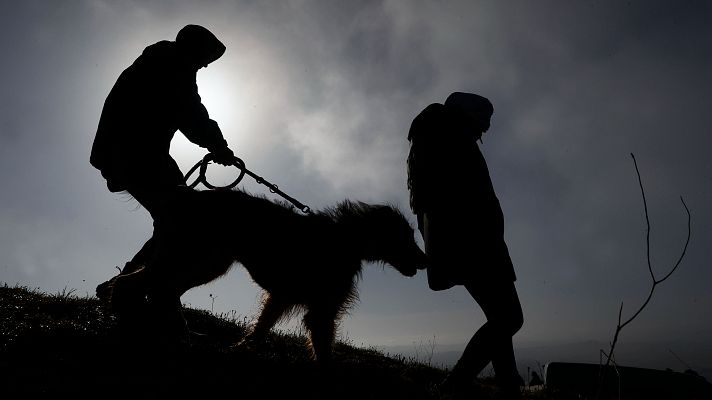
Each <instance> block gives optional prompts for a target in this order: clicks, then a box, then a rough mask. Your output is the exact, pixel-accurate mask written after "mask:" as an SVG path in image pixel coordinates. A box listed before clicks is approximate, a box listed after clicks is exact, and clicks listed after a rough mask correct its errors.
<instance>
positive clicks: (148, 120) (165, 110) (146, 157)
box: [90, 25, 227, 191]
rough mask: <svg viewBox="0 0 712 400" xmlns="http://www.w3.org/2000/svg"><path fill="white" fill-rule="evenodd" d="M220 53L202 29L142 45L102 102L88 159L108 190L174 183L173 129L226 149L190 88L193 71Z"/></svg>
mask: <svg viewBox="0 0 712 400" xmlns="http://www.w3.org/2000/svg"><path fill="white" fill-rule="evenodd" d="M224 51H225V46H224V45H223V44H222V43H221V42H220V41H219V40H218V39H217V38H216V37H215V36H214V35H213V34H212V33H210V32H209V31H208V30H207V29H205V28H202V27H199V26H196V25H188V26H186V27H185V28H183V29H182V30H181V32H179V34H178V37H177V39H176V41H161V42H158V43H155V44H153V45H150V46H148V47H146V49H144V51H143V53H142V54H141V56H139V57H138V58H137V59H136V60H135V61H134V62H133V64H132V65H131V66H129V67H128V68H126V69H125V70H124V71H123V72H122V73H121V75H120V76H119V78H118V80H117V81H116V83H115V84H114V87H113V88H112V89H111V92H110V93H109V95H108V97H107V98H106V101H105V103H104V108H103V110H102V113H101V118H100V120H99V126H98V129H97V132H96V137H95V139H94V144H93V147H92V151H91V157H90V162H91V164H92V165H93V166H94V167H96V168H97V169H99V170H100V171H101V173H102V175H103V176H104V177H105V178H106V179H107V181H108V184H109V187H110V190H112V191H120V190H125V189H126V186H127V185H136V184H138V185H141V184H151V185H154V184H156V185H160V184H166V183H167V182H166V181H171V182H170V184H175V180H176V179H178V178H177V177H178V176H180V177H182V175H181V174H180V170H179V169H178V167H177V165H176V164H175V161H174V160H173V159H172V158H171V157H170V154H169V149H170V143H171V140H172V139H173V135H174V134H175V132H176V131H177V130H180V131H181V132H182V133H183V134H184V135H185V136H186V137H187V138H188V139H189V140H190V141H191V142H193V143H195V144H197V145H199V146H201V147H205V148H207V149H208V150H209V151H214V150H215V149H219V148H222V147H225V146H227V143H226V141H225V139H224V138H223V135H222V132H221V131H220V128H219V127H218V124H217V123H216V122H215V121H213V120H212V119H210V117H209V116H208V112H207V110H206V109H205V106H203V104H202V103H201V99H200V96H199V95H198V86H197V84H196V73H197V71H198V69H199V68H200V67H201V66H205V65H207V64H209V63H211V62H212V61H215V60H217V59H218V58H219V57H220V56H222V54H223V53H224Z"/></svg>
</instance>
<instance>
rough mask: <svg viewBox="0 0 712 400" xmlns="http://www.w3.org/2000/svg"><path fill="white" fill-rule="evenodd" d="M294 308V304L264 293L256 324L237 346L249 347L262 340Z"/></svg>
mask: <svg viewBox="0 0 712 400" xmlns="http://www.w3.org/2000/svg"><path fill="white" fill-rule="evenodd" d="M293 308H294V304H290V303H288V302H285V301H282V300H280V299H279V298H278V297H274V296H272V295H270V294H269V293H265V294H264V297H263V300H262V310H261V311H260V315H259V316H258V317H257V322H255V324H254V325H253V326H252V327H251V329H250V332H249V333H248V334H247V336H245V338H244V339H243V340H242V341H241V342H240V343H239V344H238V345H239V346H244V345H246V346H250V345H252V344H254V343H256V342H259V341H262V340H264V338H265V336H267V334H268V333H269V331H270V330H271V329H272V327H273V326H275V325H276V324H277V322H279V320H280V319H282V317H283V316H284V315H285V314H287V313H288V312H289V311H291V310H292V309H293Z"/></svg>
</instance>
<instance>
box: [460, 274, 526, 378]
mask: <svg viewBox="0 0 712 400" xmlns="http://www.w3.org/2000/svg"><path fill="white" fill-rule="evenodd" d="M465 288H466V289H467V291H468V292H469V293H470V295H471V296H472V297H473V298H474V299H475V301H477V303H478V304H479V305H480V307H481V308H482V311H483V312H484V313H485V317H486V318H487V322H486V323H485V325H484V326H483V327H482V328H481V330H484V332H482V334H481V335H479V337H477V340H476V343H475V346H474V348H473V349H472V350H470V349H469V348H470V345H469V344H468V347H467V348H466V349H465V353H463V357H465V356H471V354H470V353H468V352H469V351H471V352H472V353H474V352H475V351H478V350H484V354H486V356H487V357H488V358H489V360H487V361H491V362H492V368H493V369H494V372H495V376H496V379H497V382H498V384H499V385H500V386H502V387H516V388H517V389H518V387H519V385H520V384H521V381H522V379H521V377H520V376H519V373H518V371H517V363H516V359H515V356H514V348H513V346H512V336H514V334H516V333H517V332H518V331H519V329H520V328H521V327H522V324H523V323H524V318H523V315H522V306H521V304H520V302H519V296H518V295H517V290H516V288H515V286H514V282H511V281H500V282H482V284H470V285H465ZM478 333H479V331H478ZM475 336H478V334H477V333H476V334H475ZM483 347H486V350H485V349H484V348H483ZM473 357H474V359H475V360H476V361H479V364H477V365H475V367H477V368H479V370H477V373H479V371H481V370H482V369H483V368H484V367H485V366H486V365H487V364H486V362H485V364H484V365H482V362H483V361H484V360H483V356H479V357H475V356H473Z"/></svg>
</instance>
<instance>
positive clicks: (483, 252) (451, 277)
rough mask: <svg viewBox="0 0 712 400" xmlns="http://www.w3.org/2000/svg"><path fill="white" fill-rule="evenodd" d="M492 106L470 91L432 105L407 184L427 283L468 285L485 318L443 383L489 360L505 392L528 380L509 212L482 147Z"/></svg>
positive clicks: (450, 385) (423, 116)
mask: <svg viewBox="0 0 712 400" xmlns="http://www.w3.org/2000/svg"><path fill="white" fill-rule="evenodd" d="M493 111H494V108H493V107H492V104H491V103H490V101H489V100H487V99H486V98H484V97H482V96H478V95H476V94H471V93H459V92H456V93H453V94H451V95H450V96H449V97H448V98H447V100H446V101H445V104H437V103H436V104H431V105H429V106H428V107H426V108H425V109H424V110H423V111H422V112H421V113H420V114H419V115H418V116H417V117H416V118H415V119H414V120H413V123H412V125H411V128H410V132H409V134H408V140H410V143H411V148H410V153H409V155H408V189H409V190H410V202H411V208H412V210H413V212H414V213H415V214H416V215H417V218H418V229H419V230H420V232H421V233H422V235H423V239H424V241H425V252H426V254H427V255H428V257H429V264H428V285H429V286H430V288H431V289H433V290H445V289H449V288H451V287H453V286H455V285H464V286H465V288H466V289H467V291H468V292H469V293H470V295H471V296H472V297H473V298H474V299H475V301H477V303H478V304H479V306H480V307H481V308H482V310H483V311H484V313H485V316H486V317H487V322H486V323H485V324H484V325H483V326H482V327H481V328H480V329H479V330H478V331H477V332H476V333H475V335H474V336H473V337H472V339H471V340H470V342H469V343H468V344H467V347H466V348H465V351H464V353H463V355H462V357H461V358H460V360H459V361H458V362H457V364H456V365H455V367H454V368H453V370H452V372H451V373H450V375H449V376H448V378H447V379H446V380H445V382H443V385H442V388H443V389H444V390H446V391H449V390H454V391H460V390H463V389H464V388H465V387H466V386H467V385H468V384H469V383H470V382H471V381H472V380H473V379H474V378H475V377H476V376H477V375H478V374H479V373H480V371H482V370H483V369H484V368H485V367H486V366H487V364H488V363H489V362H490V361H491V362H492V366H493V368H494V371H495V374H496V379H497V382H498V384H499V386H500V387H501V389H502V391H503V393H504V394H505V397H506V398H516V397H517V396H518V394H519V386H520V385H522V384H523V381H522V379H521V377H520V376H519V374H518V372H517V366H516V362H515V358H514V351H513V348H512V336H513V335H514V334H515V333H516V332H517V331H518V330H519V329H520V328H521V326H522V321H523V318H522V309H521V305H520V303H519V298H518V296H517V291H516V289H515V287H514V281H515V280H516V275H515V273H514V267H513V265H512V260H511V259H510V257H509V252H508V250H507V245H506V244H505V242H504V216H503V214H502V209H501V207H500V204H499V200H498V199H497V196H496V195H495V192H494V188H493V186H492V181H491V180H490V176H489V171H488V168H487V164H486V163H485V159H484V157H483V156H482V153H481V152H480V149H479V147H478V145H477V140H479V139H480V138H481V136H482V134H483V133H484V132H487V130H488V129H489V127H490V118H491V116H492V113H493Z"/></svg>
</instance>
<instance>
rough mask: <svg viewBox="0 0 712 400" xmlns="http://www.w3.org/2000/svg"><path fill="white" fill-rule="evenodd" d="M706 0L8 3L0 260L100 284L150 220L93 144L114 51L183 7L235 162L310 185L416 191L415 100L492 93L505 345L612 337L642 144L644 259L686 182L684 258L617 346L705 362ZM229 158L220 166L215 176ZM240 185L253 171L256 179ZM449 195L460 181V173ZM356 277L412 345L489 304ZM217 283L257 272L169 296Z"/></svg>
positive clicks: (32, 278) (223, 301)
mask: <svg viewBox="0 0 712 400" xmlns="http://www.w3.org/2000/svg"><path fill="white" fill-rule="evenodd" d="M711 7H712V5H710V4H708V3H704V2H672V1H630V2H625V3H622V2H618V1H597V2H557V1H541V2H536V3H534V2H518V1H511V2H472V1H448V2H428V1H422V2H421V1H399V0H392V1H373V2H371V1H369V2H329V1H287V2H249V1H232V0H231V1H227V0H225V1H219V0H215V1H206V2H200V3H196V2H190V1H182V0H181V1H154V2H146V3H144V2H114V1H107V0H73V1H63V2H49V1H38V0H34V1H23V2H2V3H0V30H2V34H1V35H0V50H2V54H3V55H4V57H3V58H2V61H1V62H0V68H2V74H0V85H1V87H2V88H3V91H2V94H1V95H0V96H1V97H0V181H2V182H3V183H4V189H3V190H2V191H1V192H0V281H4V282H8V283H10V284H14V283H20V284H23V285H29V286H33V287H40V288H41V289H44V290H47V291H57V290H61V289H63V288H64V287H65V286H66V287H69V288H75V289H77V291H78V293H81V294H83V293H93V291H94V287H95V286H96V284H97V283H99V282H101V281H103V280H105V279H107V278H108V277H110V276H111V275H112V274H113V273H114V271H115V269H114V265H122V264H123V263H124V262H125V261H126V260H128V259H129V258H130V256H131V255H132V254H133V252H135V251H136V250H137V249H138V248H139V247H140V245H141V244H142V243H143V241H144V240H145V239H146V238H148V236H149V235H150V233H151V221H150V218H149V216H148V214H147V213H146V212H145V211H144V210H141V209H138V210H136V205H137V204H136V203H135V202H133V201H128V200H127V199H126V198H125V197H124V196H121V195H113V194H110V193H108V191H107V190H106V187H105V184H104V182H103V180H102V179H101V177H100V176H99V174H98V173H97V172H96V171H95V170H93V169H92V168H91V166H90V165H89V163H88V157H89V150H90V148H91V143H92V140H93V135H94V132H95V129H96V124H97V122H98V119H99V115H100V112H101V108H102V105H103V101H104V99H105V97H106V95H107V94H108V92H109V90H110V88H111V86H112V85H113V83H114V82H115V80H116V78H117V77H118V75H119V74H120V72H121V71H122V70H123V69H124V68H126V67H127V66H128V65H130V63H131V62H133V60H134V59H135V58H136V57H137V56H138V55H139V54H140V53H141V51H142V50H143V48H144V47H145V46H147V45H149V44H151V43H154V42H157V41H159V40H172V39H173V38H174V37H175V34H176V32H177V31H178V30H179V29H180V28H181V27H182V26H184V25H185V24H188V23H197V24H201V25H204V26H206V27H208V28H209V29H211V30H212V31H213V32H214V33H215V34H216V35H217V36H218V37H219V38H220V39H221V40H222V41H223V42H224V43H225V44H226V46H227V51H226V53H225V55H224V56H223V57H222V58H221V59H219V60H218V61H216V62H215V63H213V64H211V65H210V66H209V67H208V68H207V69H203V70H201V71H200V72H199V73H198V84H199V90H200V94H201V96H202V97H203V100H204V104H205V105H206V106H207V108H208V111H209V112H210V114H211V116H212V117H213V118H214V119H215V120H217V121H218V123H219V124H220V126H221V128H222V130H223V132H224V134H225V137H226V139H227V141H228V143H229V144H230V146H231V147H232V148H233V149H234V150H235V152H236V154H237V155H238V156H240V157H241V158H243V160H244V161H245V162H246V163H247V166H248V167H249V168H250V169H252V170H253V171H256V172H258V173H259V174H260V175H262V176H264V177H265V178H267V179H269V180H271V181H273V182H274V183H276V184H278V185H279V186H280V188H282V189H284V190H285V191H287V192H288V193H289V194H291V195H293V196H294V197H296V198H298V199H300V200H301V201H303V202H305V203H306V204H308V205H310V206H311V207H312V208H319V207H324V206H327V205H331V204H333V203H335V202H336V201H339V200H342V199H344V198H350V199H356V200H363V201H369V202H391V203H394V204H396V205H398V206H399V207H400V208H401V209H402V210H403V211H406V212H407V211H408V203H407V198H408V197H407V190H406V186H405V157H406V154H407V151H408V147H407V146H408V144H407V140H406V135H407V131H408V128H409V127H410V122H411V121H412V119H413V118H414V117H415V116H416V115H417V114H418V113H419V112H420V111H421V110H422V109H423V108H424V107H425V106H427V105H428V104H429V103H433V102H442V101H444V99H445V98H446V97H447V95H448V94H449V93H451V92H453V91H472V92H477V93H480V94H482V95H485V96H487V97H489V98H490V99H491V100H492V102H493V104H494V107H495V113H494V117H493V121H492V129H491V130H490V132H489V133H488V134H487V136H485V138H484V145H483V146H482V149H483V152H484V154H485V157H486V159H487V161H488V164H489V167H490V172H491V175H492V179H493V181H494V186H495V189H496V190H497V193H498V195H499V198H500V200H501V203H502V207H503V210H504V213H505V216H506V237H507V241H508V244H509V247H510V251H511V254H512V257H513V260H514V263H515V267H516V270H517V275H518V277H519V280H518V282H517V285H518V286H517V287H518V290H519V294H520V298H521V300H522V304H523V307H524V315H525V326H524V328H523V329H522V331H521V332H520V333H519V334H518V335H517V336H516V337H515V342H516V343H517V345H520V346H523V345H525V344H527V343H534V342H538V343H542V342H546V343H569V342H585V341H589V340H592V341H597V342H606V341H608V340H610V339H611V338H610V335H611V334H612V332H613V329H614V328H615V318H616V316H617V311H618V306H619V304H620V301H624V302H625V305H626V308H625V310H626V311H631V312H632V311H633V309H634V308H635V307H637V305H638V304H640V302H641V301H642V300H643V299H644V297H645V295H646V294H647V291H648V288H649V282H648V279H649V277H648V273H647V266H646V264H645V258H644V255H645V247H644V243H645V242H644V228H645V225H644V219H643V214H642V207H641V200H640V197H639V192H638V187H637V181H636V179H635V174H634V170H633V166H632V163H631V161H630V158H629V156H628V154H629V153H630V152H634V153H636V155H637V157H638V162H639V164H640V167H641V173H642V174H643V179H644V183H645V185H646V190H647V194H648V202H649V206H650V209H651V221H652V223H653V233H652V235H653V236H652V244H653V247H652V250H653V261H654V268H655V271H658V272H659V273H663V271H664V270H665V269H666V267H667V266H668V265H670V264H671V263H672V262H673V261H674V260H675V258H676V257H677V255H678V252H679V250H680V247H681V245H682V241H683V239H684V235H685V215H684V212H683V211H682V208H681V207H680V205H679V200H678V196H679V195H681V194H682V195H684V196H685V199H686V201H687V202H688V205H689V206H690V209H691V210H692V213H693V235H692V242H691V245H690V249H689V251H688V254H687V257H686V258H685V261H684V262H683V265H682V266H681V267H680V270H679V271H678V272H676V273H675V275H673V276H672V278H671V279H670V280H669V281H668V282H665V283H664V284H663V285H661V287H660V288H659V289H658V292H657V293H656V295H655V297H654V298H653V301H652V302H651V304H650V306H649V309H647V310H646V311H644V313H643V314H642V315H641V316H640V317H639V319H638V320H636V321H635V322H634V323H633V324H631V325H630V326H629V327H628V328H626V331H624V333H623V338H622V340H623V342H622V345H624V343H625V342H626V341H629V343H630V342H636V341H637V342H651V341H665V342H666V343H669V345H667V347H668V348H672V349H673V350H674V351H675V352H676V353H677V354H679V355H681V356H682V358H683V359H686V360H687V361H688V362H689V363H692V364H694V363H695V362H697V363H699V365H701V366H697V365H694V366H696V367H697V368H698V369H704V367H708V368H709V367H712V351H707V350H704V351H703V350H700V349H701V348H700V347H699V346H697V345H694V346H693V345H689V343H700V342H702V343H708V342H709V338H710V337H712V322H711V321H710V319H709V318H708V317H707V310H708V309H710V308H712V294H711V291H710V286H712V271H711V270H710V268H709V260H710V259H712V247H710V246H707V245H705V244H706V243H710V242H711V241H712V230H711V229H710V226H712V211H710V208H709V204H711V203H712V184H711V183H712V163H711V162H710V161H709V160H710V157H709V154H708V153H709V149H710V148H712V143H711V142H710V141H711V140H712V139H711V138H712V136H711V135H710V134H709V127H710V126H712V115H711V114H710V113H709V108H710V105H712V92H710V91H709V90H708V89H709V88H710V87H712V72H711V69H710V68H709V65H712V59H711V58H712V32H711V30H712V27H711V26H710V24H709V21H708V19H709V18H708V17H709V15H712V12H711V11H712V9H711ZM172 154H173V155H174V156H175V158H176V160H177V161H178V163H179V165H180V166H181V167H182V168H183V170H184V171H185V170H187V169H188V168H189V167H190V166H192V165H193V163H195V162H196V161H197V160H198V159H200V158H201V157H202V156H203V155H204V150H202V149H200V148H198V147H197V146H194V145H192V144H191V143H189V142H188V141H187V140H185V139H184V138H183V137H182V136H181V135H180V134H177V135H176V139H175V141H174V142H173V144H172ZM233 172H234V171H231V170H230V169H222V170H221V169H215V170H214V172H211V173H214V174H215V179H216V181H217V182H218V183H220V182H226V181H229V180H230V179H231V178H232V176H233V175H232V174H233ZM245 187H246V188H247V189H248V190H251V191H254V192H258V193H265V192H266V191H265V190H264V188H262V187H259V186H257V185H255V184H254V182H249V181H248V180H247V179H246V181H245ZM443 195H447V196H452V198H453V204H456V205H458V206H464V205H465V204H466V199H462V198H459V197H458V193H457V190H454V189H453V188H443ZM411 220H412V221H413V222H415V221H414V218H412V217H411ZM361 292H362V300H361V302H360V304H359V306H358V307H357V309H355V310H354V312H353V314H352V315H351V316H350V317H348V318H347V319H346V320H345V321H344V323H343V325H342V333H343V334H344V335H346V336H348V337H349V338H350V339H351V340H353V341H354V342H355V343H356V344H361V343H364V344H369V345H402V346H406V347H408V346H412V345H413V343H418V342H420V343H422V342H426V341H428V340H431V339H432V338H433V337H435V340H436V342H437V344H438V345H439V346H443V347H445V346H448V345H453V346H455V347H454V349H461V348H462V346H463V345H464V343H465V341H466V340H467V339H468V338H469V336H470V335H471V334H472V333H473V332H474V330H475V328H476V327H477V326H479V325H480V324H481V323H482V322H483V316H482V314H481V312H480V311H479V309H478V308H477V307H476V305H475V304H474V302H473V301H472V299H471V298H469V296H468V295H467V294H466V292H465V291H464V290H461V289H454V290H450V291H446V292H437V293H436V292H431V291H429V290H428V288H427V284H426V281H425V276H424V274H419V275H418V276H417V277H415V278H413V279H404V278H402V277H401V276H399V275H398V274H397V273H396V272H395V271H393V270H391V269H388V268H387V269H385V270H381V269H380V268H377V267H374V266H367V267H366V272H365V274H364V279H363V282H362V284H361ZM210 294H213V295H215V296H217V297H216V298H215V304H214V308H215V310H216V311H221V312H222V311H229V310H236V311H237V312H238V313H239V314H242V315H252V314H253V313H254V312H256V304H257V299H258V296H259V290H258V289H257V288H256V287H255V286H254V285H253V284H252V283H251V282H250V281H249V279H248V277H247V276H246V274H245V273H244V271H242V270H241V269H240V268H236V269H235V270H234V271H233V272H231V273H230V274H229V275H228V276H227V277H225V278H223V279H221V280H219V281H217V282H215V283H212V284H210V285H207V286H206V287H203V288H199V289H195V290H193V291H191V292H190V293H188V294H187V295H186V296H185V297H184V298H183V300H184V302H186V303H190V304H191V305H193V306H198V307H203V308H208V309H209V308H211V306H212V298H211V297H209V295H210ZM624 313H625V312H624ZM708 347H709V346H707V347H704V348H705V349H707V348H708ZM660 348H662V349H663V352H664V353H665V354H662V355H661V357H663V358H664V357H669V353H667V352H666V351H665V348H666V347H665V346H662V347H660ZM682 348H686V349H692V350H690V351H689V352H688V353H685V351H682V350H680V351H678V350H679V349H682ZM705 351H707V352H705ZM591 353H593V354H591V359H590V360H593V361H594V362H595V360H597V357H598V353H597V352H596V351H595V350H593V351H592V352H591ZM700 354H708V355H709V357H707V358H705V359H701V358H700V357H701V356H700ZM590 360H589V361H590ZM690 360H696V361H690ZM541 361H548V360H541ZM624 361H625V360H624ZM672 363H674V360H673V361H672Z"/></svg>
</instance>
